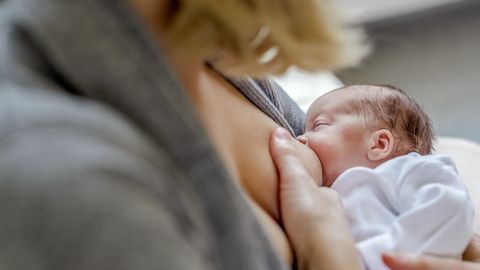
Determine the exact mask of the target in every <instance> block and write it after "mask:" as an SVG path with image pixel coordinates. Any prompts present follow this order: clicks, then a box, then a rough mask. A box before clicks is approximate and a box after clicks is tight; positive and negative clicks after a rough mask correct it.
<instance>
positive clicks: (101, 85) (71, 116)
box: [0, 0, 303, 270]
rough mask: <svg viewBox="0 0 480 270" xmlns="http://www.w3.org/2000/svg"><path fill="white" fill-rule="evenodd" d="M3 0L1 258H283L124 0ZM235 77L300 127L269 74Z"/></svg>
mask: <svg viewBox="0 0 480 270" xmlns="http://www.w3.org/2000/svg"><path fill="white" fill-rule="evenodd" d="M2 5H3V7H2V8H4V9H5V10H4V11H2V13H3V14H2V16H4V18H1V21H3V23H2V25H1V26H0V216H1V218H0V269H10V270H14V269H72V270H74V269H116V270H120V269H137V270H144V269H200V270H201V269H239V270H240V269H241V270H245V269H286V268H288V267H287V266H286V265H285V264H283V263H282V262H281V261H280V260H279V259H278V258H277V256H276V255H275V253H274V251H273V249H272V247H271V246H270V243H269V242H268V241H267V238H266V236H265V234H264V232H263V231H262V229H261V227H260V225H259V223H258V221H257V219H256V218H255V216H254V214H253V212H252V211H251V209H250V208H249V206H248V204H247V202H246V199H245V198H244V196H243V195H242V193H241V192H240V190H238V187H237V186H236V185H235V184H234V182H233V181H232V180H231V179H229V176H228V174H227V173H226V171H225V169H224V168H223V166H222V165H221V161H220V160H219V157H218V156H217V155H216V154H215V152H214V151H213V148H212V145H211V143H210V142H209V140H208V138H207V136H206V134H205V132H204V130H203V129H202V127H201V125H200V124H199V121H198V119H197V116H196V115H195V112H194V110H193V107H192V106H191V104H190V103H189V101H188V98H187V96H186V95H185V93H184V90H183V89H182V88H181V87H180V86H179V84H178V82H177V81H176V79H175V78H174V76H173V75H172V73H171V71H170V70H169V68H168V66H167V65H166V64H165V62H164V60H163V59H162V56H161V52H160V51H159V49H158V47H157V46H156V45H155V42H154V41H153V40H154V39H153V37H151V36H150V35H149V33H147V32H146V31H144V30H143V28H142V26H141V25H140V23H139V20H138V18H137V17H135V15H134V14H133V13H132V12H131V11H130V9H129V7H128V6H127V4H126V3H125V2H124V0H13V1H12V0H11V1H7V2H6V3H4V4H2ZM7 17H8V18H7ZM231 82H232V83H233V84H234V85H235V86H237V88H238V89H239V90H240V91H241V92H242V93H243V94H244V95H245V96H246V97H248V98H249V99H250V100H251V101H252V102H253V103H254V104H256V105H257V106H258V107H259V108H260V109H262V110H263V111H264V112H265V113H266V114H267V115H269V116H270V117H271V118H272V119H274V120H275V121H276V122H277V123H278V124H280V125H281V126H283V127H286V128H289V129H290V130H291V131H294V132H295V133H296V134H299V133H301V131H302V126H303V122H302V121H303V113H302V112H301V110H300V109H299V108H298V106H296V105H295V104H294V103H293V102H292V101H291V100H290V99H289V98H288V96H287V95H286V94H285V93H284V92H283V91H281V89H279V87H278V86H277V85H276V84H273V83H272V82H270V81H268V80H234V79H231Z"/></svg>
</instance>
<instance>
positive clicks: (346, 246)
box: [271, 129, 362, 270]
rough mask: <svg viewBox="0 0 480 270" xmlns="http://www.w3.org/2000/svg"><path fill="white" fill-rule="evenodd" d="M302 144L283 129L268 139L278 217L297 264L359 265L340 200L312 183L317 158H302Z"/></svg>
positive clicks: (338, 268) (310, 266)
mask: <svg viewBox="0 0 480 270" xmlns="http://www.w3.org/2000/svg"><path fill="white" fill-rule="evenodd" d="M302 147H304V146H303V145H302V144H300V143H298V142H297V141H296V140H295V139H293V138H292V137H291V136H290V134H289V133H288V132H287V131H286V130H284V129H278V130H276V131H275V132H274V134H273V136H272V139H271V152H272V156H273V159H274V161H275V164H276V166H277V169H278V172H279V177H280V184H279V193H280V194H279V197H280V208H281V214H282V221H283V225H284V227H285V230H286V232H287V235H288V237H289V239H290V241H291V243H292V246H293V248H294V253H295V256H296V261H297V265H298V268H299V269H319V268H322V269H336V270H342V269H348V270H353V269H362V267H361V262H360V258H359V256H358V253H357V251H356V250H355V246H354V242H353V238H352V236H351V234H350V229H349V226H348V222H347V220H346V218H345V216H344V213H343V208H342V206H341V203H340V200H339V198H338V196H337V194H336V192H334V191H333V190H330V189H327V188H322V187H319V185H318V183H315V181H314V179H313V177H312V174H315V173H316V172H314V171H313V172H312V171H311V168H312V167H309V166H311V165H312V164H311V163H312V162H313V163H314V165H316V166H317V167H320V168H321V165H320V163H319V162H318V159H316V161H315V159H313V158H311V159H305V155H304V154H305V153H304V151H305V150H304V149H303V148H302ZM312 157H313V156H312ZM306 163H309V164H308V165H309V166H305V165H304V164H306Z"/></svg>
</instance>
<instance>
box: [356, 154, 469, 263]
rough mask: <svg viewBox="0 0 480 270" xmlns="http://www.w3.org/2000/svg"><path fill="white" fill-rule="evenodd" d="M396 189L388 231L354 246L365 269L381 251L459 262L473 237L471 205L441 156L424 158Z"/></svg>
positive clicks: (461, 185) (376, 261)
mask: <svg viewBox="0 0 480 270" xmlns="http://www.w3.org/2000/svg"><path fill="white" fill-rule="evenodd" d="M424 158H425V161H423V162H421V163H420V164H419V165H418V166H416V167H415V168H413V169H412V170H411V171H409V172H408V173H407V174H406V175H405V176H404V177H402V179H400V181H399V182H398V185H397V187H396V190H397V191H398V192H399V193H398V197H397V200H395V203H394V204H396V205H394V208H396V209H395V210H397V211H398V216H397V218H396V219H395V221H394V222H393V224H392V226H391V228H390V229H389V230H388V231H387V232H386V233H385V234H381V235H379V236H377V237H373V238H371V239H368V240H366V241H363V242H361V243H359V244H358V248H359V250H360V251H361V253H362V255H363V258H364V260H365V261H366V263H367V264H368V265H369V266H371V269H380V268H376V267H373V266H372V265H371V264H370V261H371V262H372V263H373V264H377V263H379V258H378V256H379V254H381V253H382V252H384V251H401V252H410V253H424V254H432V255H438V256H448V257H459V256H460V255H461V254H462V252H463V250H464V249H465V247H466V246H467V244H468V242H469V240H470V238H471V237H472V234H473V219H474V206H473V203H472V202H471V200H470V198H469V197H468V195H467V192H466V189H465V186H464V185H463V183H462V181H461V180H460V179H459V177H458V175H457V173H456V170H455V166H454V165H453V163H452V161H451V160H450V159H449V158H448V157H446V156H428V157H424Z"/></svg>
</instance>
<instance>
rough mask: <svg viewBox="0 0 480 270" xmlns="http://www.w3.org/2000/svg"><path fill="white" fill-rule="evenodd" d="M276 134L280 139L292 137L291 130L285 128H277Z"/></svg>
mask: <svg viewBox="0 0 480 270" xmlns="http://www.w3.org/2000/svg"><path fill="white" fill-rule="evenodd" d="M274 135H275V137H276V138H277V139H279V140H290V139H291V138H292V136H291V135H290V132H288V130H286V129H284V128H277V129H276V130H275V134H274Z"/></svg>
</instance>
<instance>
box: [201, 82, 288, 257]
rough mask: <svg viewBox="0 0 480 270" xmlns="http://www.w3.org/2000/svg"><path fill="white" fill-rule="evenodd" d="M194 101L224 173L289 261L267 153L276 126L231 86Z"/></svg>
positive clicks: (273, 177)
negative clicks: (250, 204) (233, 182)
mask: <svg viewBox="0 0 480 270" xmlns="http://www.w3.org/2000/svg"><path fill="white" fill-rule="evenodd" d="M220 84H221V83H220ZM217 87H220V88H224V89H219V88H217ZM215 88H216V89H217V91H214V90H212V89H215ZM204 89H205V88H204ZM195 98H196V100H195V102H194V103H196V106H197V111H198V112H199V115H200V119H201V121H202V122H203V125H204V127H205V128H206V130H207V133H208V135H209V137H210V138H211V140H212V142H213V145H214V147H215V148H216V150H217V152H218V153H219V155H220V157H221V158H222V160H223V162H224V163H225V166H226V168H227V170H228V171H229V172H230V174H231V175H232V177H233V179H234V180H235V181H237V182H238V184H239V185H240V186H241V187H242V188H243V190H244V191H245V193H246V194H247V197H248V198H250V199H251V202H252V206H253V209H254V211H255V213H256V215H257V217H258V218H259V220H260V221H261V223H262V224H263V226H264V228H265V231H266V232H267V235H268V236H269V237H270V240H271V241H272V243H273V244H274V246H275V248H276V249H277V251H279V252H280V253H281V254H282V256H283V257H285V259H286V260H288V261H289V262H291V259H292V256H291V251H290V247H289V244H288V240H287V238H286V235H285V233H284V232H283V230H282V229H281V228H280V226H279V225H278V224H279V222H280V211H279V203H278V177H277V172H276V169H275V166H274V163H273V160H272V158H271V155H270V151H269V139H270V134H271V132H272V131H273V130H274V129H276V128H277V127H278V125H277V124H276V123H275V122H274V121H273V120H272V119H270V118H269V117H268V116H267V115H265V114H264V113H263V112H262V111H260V110H259V109H258V108H257V107H255V106H254V105H253V104H252V103H251V102H250V101H248V100H247V99H246V98H245V97H244V96H243V95H242V94H241V93H239V92H238V91H237V90H236V89H234V88H233V87H232V86H231V85H220V86H216V87H210V88H208V90H206V91H204V92H202V93H201V96H196V97H195Z"/></svg>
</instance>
